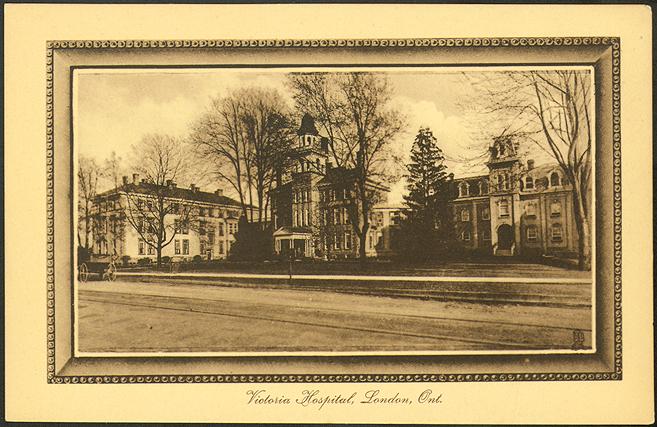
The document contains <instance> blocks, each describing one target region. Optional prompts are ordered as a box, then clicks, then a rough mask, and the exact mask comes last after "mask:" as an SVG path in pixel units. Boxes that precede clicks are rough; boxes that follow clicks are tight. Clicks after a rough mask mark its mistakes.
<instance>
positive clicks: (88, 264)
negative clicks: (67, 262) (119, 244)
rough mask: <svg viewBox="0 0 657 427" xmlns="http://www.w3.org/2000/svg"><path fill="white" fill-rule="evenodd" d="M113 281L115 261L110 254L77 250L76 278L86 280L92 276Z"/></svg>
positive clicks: (114, 277) (81, 280) (114, 278)
mask: <svg viewBox="0 0 657 427" xmlns="http://www.w3.org/2000/svg"><path fill="white" fill-rule="evenodd" d="M94 275H96V276H98V277H99V278H100V279H101V280H108V281H110V282H113V281H114V280H116V263H115V257H114V256H112V255H99V254H92V253H88V252H86V251H85V250H81V251H78V280H79V281H80V282H86V281H87V280H89V279H90V278H91V277H92V276H94Z"/></svg>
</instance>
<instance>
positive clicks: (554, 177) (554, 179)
mask: <svg viewBox="0 0 657 427" xmlns="http://www.w3.org/2000/svg"><path fill="white" fill-rule="evenodd" d="M559 185H561V178H559V174H558V173H556V172H552V173H551V174H550V187H558V186H559Z"/></svg>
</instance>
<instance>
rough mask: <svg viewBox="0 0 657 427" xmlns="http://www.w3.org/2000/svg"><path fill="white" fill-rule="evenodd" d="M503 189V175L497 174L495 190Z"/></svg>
mask: <svg viewBox="0 0 657 427" xmlns="http://www.w3.org/2000/svg"><path fill="white" fill-rule="evenodd" d="M503 189H504V177H503V176H502V175H501V174H500V175H497V191H502V190H503Z"/></svg>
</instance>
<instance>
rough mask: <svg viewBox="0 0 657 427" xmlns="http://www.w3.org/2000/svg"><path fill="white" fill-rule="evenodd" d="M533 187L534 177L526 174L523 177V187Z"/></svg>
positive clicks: (527, 188) (528, 188)
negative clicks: (525, 176)
mask: <svg viewBox="0 0 657 427" xmlns="http://www.w3.org/2000/svg"><path fill="white" fill-rule="evenodd" d="M533 188H534V178H532V177H531V176H528V177H527V178H525V189H526V190H531V189H533Z"/></svg>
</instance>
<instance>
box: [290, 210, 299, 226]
mask: <svg viewBox="0 0 657 427" xmlns="http://www.w3.org/2000/svg"><path fill="white" fill-rule="evenodd" d="M292 226H293V227H298V226H299V211H298V210H296V209H295V210H294V218H293V222H292Z"/></svg>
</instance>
